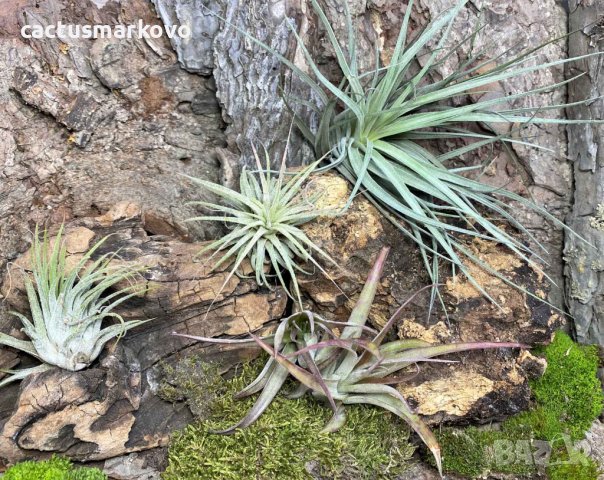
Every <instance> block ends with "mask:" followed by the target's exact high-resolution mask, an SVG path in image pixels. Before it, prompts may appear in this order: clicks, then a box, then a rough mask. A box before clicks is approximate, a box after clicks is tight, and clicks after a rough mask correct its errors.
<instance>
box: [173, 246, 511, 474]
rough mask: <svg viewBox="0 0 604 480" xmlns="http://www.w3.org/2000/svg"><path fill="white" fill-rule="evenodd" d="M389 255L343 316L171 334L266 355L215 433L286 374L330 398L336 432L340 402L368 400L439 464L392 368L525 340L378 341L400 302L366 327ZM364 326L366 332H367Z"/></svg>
mask: <svg viewBox="0 0 604 480" xmlns="http://www.w3.org/2000/svg"><path fill="white" fill-rule="evenodd" d="M387 254H388V249H387V248H384V249H383V250H382V251H381V252H380V254H379V256H378V259H377V260H376V262H375V264H374V266H373V269H372V270H371V272H370V273H369V277H368V279H367V282H366V284H365V286H364V288H363V290H362V292H361V294H360V296H359V299H358V301H357V303H356V305H355V307H354V309H353V310H352V312H351V314H350V318H349V320H348V321H347V322H335V321H329V320H326V319H324V318H321V317H319V316H318V315H314V314H313V313H312V312H309V311H302V312H299V313H296V314H294V315H292V316H290V317H288V318H285V319H283V320H282V321H281V323H280V324H279V326H278V327H277V329H276V331H275V333H274V335H271V336H268V337H265V338H259V337H256V336H254V335H253V334H251V333H250V336H251V337H252V339H251V340H248V339H241V340H237V339H212V338H205V337H194V336H189V335H179V334H175V335H178V336H183V337H187V338H193V339H196V340H200V341H205V342H210V343H226V344H236V343H249V342H251V341H253V342H256V343H258V344H259V345H260V346H261V347H262V348H263V349H264V350H265V351H266V352H268V353H269V354H270V358H269V360H268V362H267V363H266V366H265V367H264V369H263V370H262V372H261V373H260V375H259V376H258V377H257V378H256V379H255V380H254V381H253V382H252V383H251V384H250V385H249V386H247V387H246V388H245V389H243V390H242V391H241V392H239V393H238V397H246V396H248V395H252V394H255V393H258V392H261V393H260V395H259V397H258V399H257V400H256V402H255V404H254V406H253V407H252V409H251V410H250V411H249V413H248V414H247V415H246V416H245V417H244V418H243V419H242V420H241V421H240V422H239V423H237V424H236V425H233V426H232V427H230V428H228V429H226V430H223V431H220V432H217V433H225V434H226V433H233V432H234V431H235V430H236V429H238V428H244V427H247V426H249V425H250V424H252V423H253V422H254V421H255V420H257V419H258V417H259V416H260V415H261V414H262V412H263V411H264V410H265V409H266V408H267V407H268V405H269V404H270V403H271V401H272V400H273V399H274V398H275V396H276V395H277V393H278V392H279V391H280V389H281V387H282V386H283V384H284V383H285V380H286V379H287V378H288V377H289V376H290V375H291V376H292V377H294V379H295V380H297V381H298V382H299V383H298V387H297V388H296V389H295V390H294V391H292V392H290V394H289V396H290V397H291V398H297V397H300V396H302V395H304V394H305V393H306V392H312V394H313V395H315V396H317V397H319V398H323V399H326V400H327V401H328V402H329V404H330V406H331V408H332V409H333V411H334V414H333V417H332V418H331V420H330V421H329V422H328V424H327V425H326V426H325V431H328V432H332V431H335V430H337V429H339V428H340V427H341V426H342V425H343V424H344V422H345V419H346V416H345V415H346V414H345V411H344V408H343V406H344V405H350V404H370V405H375V406H378V407H381V408H384V409H386V410H389V411H390V412H392V413H394V414H395V415H398V416H399V417H401V418H402V419H404V420H405V421H406V422H407V423H409V425H410V426H411V428H413V429H414V430H415V431H416V432H417V434H418V435H419V436H420V437H421V439H422V440H423V441H424V442H425V443H426V445H427V446H428V448H429V449H430V450H431V451H432V453H433V455H434V458H435V460H436V463H437V465H438V468H439V471H440V468H441V459H440V447H439V445H438V442H437V441H436V438H435V437H434V435H433V434H432V432H431V431H430V429H429V428H428V427H427V426H426V425H425V424H424V423H423V422H422V420H421V419H420V418H419V416H418V415H417V414H415V413H414V412H413V411H412V410H411V408H410V407H409V405H408V404H407V402H406V401H405V399H404V398H403V396H402V395H401V394H400V392H399V391H398V390H396V389H395V388H393V387H391V386H390V385H391V384H397V383H400V382H401V381H404V376H401V375H397V373H398V372H400V371H401V370H403V369H404V368H405V367H408V366H410V365H413V364H417V363H419V362H449V361H448V360H438V359H434V358H433V357H436V356H439V355H445V354H448V353H454V352H461V351H466V350H475V349H485V348H502V347H513V348H519V347H522V345H520V344H518V343H492V342H477V343H457V344H449V345H432V344H430V343H428V342H424V341H421V340H397V341H392V342H388V343H384V344H383V343H382V342H383V340H384V339H385V337H386V335H387V334H388V332H389V331H390V329H391V328H392V326H393V325H394V323H395V319H396V318H397V317H398V315H399V314H400V312H401V311H402V309H403V308H404V307H405V305H402V306H401V307H400V308H399V309H398V311H397V312H396V313H395V314H394V315H393V316H392V317H391V318H390V319H389V321H388V322H387V323H386V325H385V326H384V328H383V329H382V330H381V331H379V332H377V331H375V330H373V329H371V328H369V327H367V326H366V322H367V318H368V315H369V310H370V307H371V304H372V302H373V299H374V297H375V293H376V289H377V285H378V283H379V279H380V275H381V271H382V268H383V265H384V262H385V259H386V256H387ZM425 288H426V287H425ZM428 288H429V287H428ZM409 300H411V299H409ZM334 326H341V327H343V328H342V331H341V334H340V335H337V334H336V333H335V331H334V328H333V327H334ZM364 333H365V337H366V336H367V335H369V337H370V338H369V339H367V338H364V335H363V334H364Z"/></svg>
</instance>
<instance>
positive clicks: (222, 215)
mask: <svg viewBox="0 0 604 480" xmlns="http://www.w3.org/2000/svg"><path fill="white" fill-rule="evenodd" d="M254 155H255V159H256V165H257V167H258V172H257V173H258V175H257V176H256V175H255V174H254V173H253V172H250V171H249V170H247V169H246V168H243V171H242V172H241V177H240V183H239V187H240V192H237V191H235V190H231V189H229V188H225V187H223V186H222V185H218V184H215V183H212V182H208V181H206V180H201V179H198V178H193V177H188V178H189V179H190V180H192V181H193V182H194V183H196V184H198V185H199V186H201V187H203V188H205V189H206V190H208V191H209V192H212V193H214V194H215V195H217V196H218V197H220V198H222V199H223V200H224V201H225V203H226V205H219V204H215V203H210V202H203V201H198V202H192V204H194V205H199V206H201V207H203V208H206V209H209V210H210V211H212V212H213V214H212V215H204V216H200V217H194V218H191V219H190V220H191V221H193V220H202V221H217V222H223V223H225V224H227V225H229V226H230V227H231V230H230V232H229V233H228V234H227V235H225V236H224V237H222V238H219V239H218V240H216V241H214V242H211V243H210V244H208V245H206V246H205V247H204V248H203V249H202V250H201V252H200V255H201V254H203V253H205V252H207V251H213V252H214V253H213V254H212V255H211V256H210V258H209V259H208V261H210V260H212V258H213V257H214V256H215V255H216V254H218V253H219V252H224V254H223V255H222V257H221V258H220V260H217V261H215V262H214V263H213V264H212V268H211V271H213V270H215V269H217V268H219V267H220V266H221V265H223V264H225V262H227V261H230V262H231V263H232V267H231V270H230V273H229V275H228V276H227V278H226V279H225V281H224V283H223V285H222V287H221V291H222V289H223V288H224V287H225V285H226V284H227V283H228V282H229V280H230V279H231V277H232V276H233V274H234V273H235V272H236V271H237V269H238V268H239V266H240V265H241V263H242V262H243V261H244V260H245V259H249V261H250V263H251V264H252V268H253V269H254V272H255V277H256V282H257V283H258V285H260V286H266V287H268V288H271V283H270V282H269V281H268V278H267V273H266V272H267V266H270V267H272V268H273V271H274V272H275V275H276V276H277V278H278V279H279V282H280V284H281V286H282V287H283V288H284V289H285V291H286V292H287V294H288V295H289V296H290V297H291V298H293V299H294V300H296V301H297V302H298V304H299V305H300V306H301V305H302V299H301V297H300V289H299V288H298V282H297V280H296V273H297V272H303V271H304V270H302V268H301V266H300V265H299V264H298V263H297V261H296V260H297V259H300V260H301V261H303V262H311V263H312V264H314V265H315V266H316V267H317V268H318V269H319V270H321V271H322V272H325V271H324V270H323V268H322V267H321V265H320V264H319V263H318V262H317V261H316V260H315V258H314V257H313V254H319V255H320V256H321V257H323V258H324V259H326V260H328V261H330V262H331V263H333V264H335V261H334V260H332V259H331V257H330V256H329V255H328V254H327V253H325V252H324V251H323V250H321V248H319V247H318V246H317V245H315V244H314V243H313V242H312V241H311V240H310V239H309V238H308V236H307V235H306V234H305V233H304V232H303V231H302V229H300V225H302V224H304V223H306V222H309V221H310V220H313V219H315V218H317V217H319V216H320V215H325V214H327V213H330V212H326V211H323V210H321V209H318V208H317V207H316V202H317V200H318V198H319V196H320V195H321V193H320V192H315V193H313V194H307V192H306V190H305V188H304V186H305V182H306V181H307V180H308V177H309V176H310V174H311V173H312V172H313V171H314V170H315V168H316V166H317V164H318V162H315V163H313V164H311V165H309V166H307V167H305V168H303V169H302V170H300V171H299V172H297V173H295V174H294V175H292V176H291V177H289V178H287V176H286V172H285V162H286V157H285V155H284V156H283V160H282V162H281V169H280V171H279V175H278V176H277V177H275V176H273V175H271V169H270V158H269V156H268V153H267V152H266V151H265V160H266V164H265V167H266V170H264V171H262V164H261V162H260V158H259V157H258V153H257V152H256V150H255V149H254ZM282 270H285V271H287V272H288V273H289V279H290V281H291V284H292V287H293V294H292V293H290V291H289V288H288V282H287V281H286V279H285V278H284V277H283V275H282V274H281V272H282Z"/></svg>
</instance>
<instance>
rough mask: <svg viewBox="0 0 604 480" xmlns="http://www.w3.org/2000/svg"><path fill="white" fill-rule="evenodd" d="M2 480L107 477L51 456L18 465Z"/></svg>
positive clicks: (73, 479) (95, 470) (97, 470)
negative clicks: (40, 460)
mask: <svg viewBox="0 0 604 480" xmlns="http://www.w3.org/2000/svg"><path fill="white" fill-rule="evenodd" d="M2 480H107V475H105V474H104V473H103V472H101V471H100V470H99V469H98V468H84V467H80V468H76V467H74V466H73V465H72V464H71V462H70V461H69V460H68V459H66V458H60V457H55V456H53V457H52V458H51V459H50V460H45V461H42V462H33V461H27V462H21V463H18V464H16V465H15V466H13V467H11V468H9V469H8V470H7V471H6V473H5V474H4V476H3V477H2Z"/></svg>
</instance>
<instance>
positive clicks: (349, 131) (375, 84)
mask: <svg viewBox="0 0 604 480" xmlns="http://www.w3.org/2000/svg"><path fill="white" fill-rule="evenodd" d="M311 1H312V4H313V7H314V10H315V12H316V14H317V16H318V19H319V21H320V23H321V25H322V26H323V28H324V29H325V32H326V33H327V37H328V40H329V43H330V45H331V48H333V50H334V51H335V55H336V57H337V61H338V64H339V67H340V69H341V71H342V74H343V80H342V82H341V83H339V84H336V83H332V82H331V81H330V80H328V79H327V78H326V77H325V75H323V73H322V72H321V70H320V69H319V66H318V64H317V62H315V61H314V60H313V58H312V56H311V55H310V53H309V51H308V49H307V48H306V46H305V45H304V43H303V41H302V39H301V38H300V36H299V35H298V33H297V32H296V30H295V28H294V27H293V26H291V30H292V32H293V34H294V35H295V37H296V39H297V42H298V46H299V47H300V50H301V52H302V54H303V55H304V57H305V59H306V62H307V64H308V67H309V69H308V70H309V73H307V72H305V71H303V70H302V69H300V68H299V67H297V66H296V65H294V63H293V62H291V61H290V60H288V59H287V58H285V57H284V56H283V55H280V54H279V53H278V52H276V51H274V50H273V49H271V48H270V47H269V46H268V45H266V44H265V43H263V42H261V41H260V40H258V39H256V38H254V37H253V36H251V35H250V34H249V33H247V32H245V31H243V30H241V29H238V30H239V31H240V32H241V33H242V34H243V35H245V36H246V37H247V38H249V39H250V40H251V41H253V42H254V43H256V44H258V45H260V46H261V47H262V48H264V49H266V50H267V51H269V52H271V53H272V54H274V55H275V56H276V57H277V58H279V59H280V60H281V61H282V62H283V63H284V64H285V65H287V66H288V67H289V68H290V69H291V70H292V71H293V72H294V73H295V74H297V75H298V76H299V77H300V79H301V80H303V81H304V82H305V83H307V84H308V85H309V86H310V88H311V89H312V90H313V92H314V94H315V95H316V97H317V98H318V99H319V101H320V103H321V105H320V106H319V108H317V107H316V106H315V105H313V104H311V103H310V102H307V101H304V100H301V99H296V98H290V99H289V100H288V102H289V103H290V104H291V105H292V108H293V104H295V103H297V104H298V105H304V106H306V107H308V108H310V109H312V110H314V111H315V112H316V113H317V115H318V116H319V118H320V122H319V126H318V128H317V129H316V131H313V130H311V128H309V126H308V125H306V124H305V123H304V122H303V121H302V120H301V119H299V118H298V121H297V124H298V126H299V127H300V129H301V131H302V132H303V133H304V135H305V136H306V137H307V138H308V140H309V141H310V142H311V143H312V145H314V148H315V151H316V154H317V156H326V157H327V158H328V159H329V161H328V164H327V165H326V166H325V167H324V168H336V169H337V170H338V171H339V172H340V174H341V175H343V176H344V177H345V178H346V179H348V180H349V181H350V183H351V184H352V185H354V188H353V189H352V193H351V195H350V200H349V201H351V200H352V198H353V197H354V195H356V193H357V192H363V193H364V194H365V195H366V196H367V197H368V198H369V200H370V201H372V202H373V203H374V204H375V205H376V207H377V208H378V209H379V210H380V211H381V212H382V213H383V214H384V215H385V216H386V217H387V218H388V219H389V220H390V221H392V222H393V223H394V224H395V225H396V226H397V227H398V228H399V229H400V230H401V231H402V232H403V234H404V235H406V236H407V237H408V238H410V239H412V240H413V241H414V242H416V243H417V245H418V246H419V249H420V252H421V256H422V259H423V263H424V264H425V267H426V269H427V271H428V273H429V275H430V276H431V279H432V282H433V284H434V285H436V284H437V283H438V281H439V280H438V277H439V260H441V259H442V260H444V261H446V262H449V263H450V264H452V265H453V273H455V271H456V269H458V270H460V271H461V272H463V273H464V274H465V275H466V276H467V277H468V279H469V280H470V281H471V282H472V283H473V284H474V286H476V288H478V289H479V290H480V291H481V292H482V293H483V294H484V295H485V296H486V297H487V298H489V299H490V300H491V301H492V302H493V303H495V304H496V303H497V302H496V301H495V300H494V299H492V298H491V297H490V296H489V295H488V293H487V292H486V291H485V290H484V289H483V288H482V287H481V286H480V285H479V284H478V283H477V282H476V281H475V279H474V278H473V276H472V275H471V273H470V272H469V270H468V269H467V268H466V266H465V264H464V262H466V261H471V262H475V263H476V264H477V265H479V266H480V267H481V268H484V269H486V270H487V271H489V272H490V273H491V274H493V275H496V276H498V277H499V278H501V279H502V280H504V281H506V282H507V283H509V284H510V285H512V286H514V287H516V288H519V289H521V290H522V291H524V292H525V293H529V294H530V295H532V294H531V293H530V292H527V291H526V290H525V289H524V288H522V287H520V286H518V285H516V284H514V283H513V282H512V281H511V280H509V279H507V278H506V277H504V276H503V275H501V274H500V273H499V272H497V271H496V270H494V269H493V268H491V267H490V266H489V265H487V264H486V263H485V262H483V261H482V260H481V259H479V258H478V257H476V256H475V255H474V254H473V253H472V252H471V251H470V249H469V248H467V242H465V241H464V239H463V237H464V236H465V237H466V238H474V237H478V238H482V239H486V240H490V241H494V242H498V243H500V244H502V245H505V246H506V247H508V248H509V249H510V250H512V251H513V252H514V253H515V254H517V255H518V256H519V257H520V258H522V259H524V260H526V261H527V262H531V260H530V259H529V257H530V258H536V259H541V257H539V255H538V254H537V252H535V251H533V250H534V249H531V248H529V247H527V246H526V245H525V244H524V243H523V242H521V241H520V240H519V239H517V238H515V237H514V236H512V235H511V234H510V233H508V232H506V231H505V230H504V229H503V228H501V227H500V226H499V225H498V224H497V221H496V220H495V219H494V218H489V216H488V215H485V211H486V212H489V214H492V215H495V216H497V217H498V219H501V220H503V221H506V222H509V223H510V224H511V225H513V226H514V227H516V228H518V229H519V230H520V231H521V232H522V233H523V234H524V235H526V236H527V237H529V238H530V239H531V240H532V241H533V242H534V243H535V244H536V245H538V247H539V249H543V250H544V251H545V248H544V247H543V246H542V245H541V244H540V243H539V242H538V241H537V240H536V239H535V238H534V237H533V236H532V235H531V234H530V232H528V231H527V229H526V228H525V227H524V226H523V225H522V224H521V223H520V222H518V221H517V220H516V219H515V218H514V214H513V212H511V211H510V205H509V201H515V202H518V203H520V204H522V205H523V206H525V207H528V208H529V209H532V210H533V211H535V212H537V213H539V214H540V215H542V216H543V217H545V218H546V219H548V220H550V221H552V222H554V223H555V224H557V225H559V226H562V227H564V225H563V224H562V223H561V222H560V221H559V220H557V219H556V218H555V217H553V216H552V215H551V214H550V213H549V212H548V211H547V210H546V209H544V208H542V207H540V206H538V205H536V204H535V203H533V202H531V201H529V200H527V199H525V198H523V197H521V196H519V195H516V194H514V193H512V192H509V191H507V190H505V189H503V188H494V187H491V186H487V185H485V184H483V183H481V182H478V181H476V180H472V179H469V178H467V177H466V176H464V175H463V174H462V173H463V172H464V171H465V170H468V168H461V169H450V168H447V166H446V161H447V160H449V159H452V158H456V157H459V156H460V155H462V154H464V153H467V152H470V151H472V150H475V149H478V148H481V147H484V146H486V145H491V144H495V143H501V144H503V146H504V147H506V149H508V147H509V146H510V145H511V144H521V145H528V146H531V147H535V148H541V147H539V146H538V145H535V144H534V143H531V142H527V141H524V140H521V139H516V138H512V137H511V136H506V135H499V134H494V133H485V132H484V127H485V126H486V127H487V128H490V125H492V124H501V123H503V124H507V125H514V124H518V125H520V126H523V125H527V124H537V125H541V124H570V123H588V122H596V121H592V120H563V119H556V118H544V117H540V116H539V112H540V111H545V110H550V109H558V110H559V109H561V108H564V107H566V106H568V105H566V104H563V105H548V106H545V107H531V108H513V107H511V106H510V105H511V103H512V102H514V101H516V100H518V99H521V98H523V97H528V96H531V95H535V94H538V93H541V92H545V91H550V90H552V89H556V88H562V87H564V86H565V85H566V84H567V83H568V82H570V81H572V80H574V79H576V78H577V77H574V78H572V79H570V80H567V81H562V82H559V83H556V84H553V85H547V86H544V87H539V88H535V89H532V90H530V91H526V92H520V93H513V94H509V95H507V96H506V95H502V96H499V97H496V98H489V99H488V100H485V101H481V102H477V103H472V104H468V105H456V106H452V105H451V104H449V103H448V102H449V101H450V100H455V99H459V98H463V97H464V96H468V95H470V94H472V93H476V92H479V91H481V89H486V88H488V86H489V85H490V84H494V83H496V82H499V81H504V80H506V79H511V78H515V77H522V76H523V75H527V74H530V73H531V72H536V71H542V70H547V69H551V68H554V67H557V66H561V65H563V64H566V63H568V62H574V61H577V60H580V59H582V58H587V57H589V56H590V55H585V56H581V57H577V58H569V59H564V60H557V61H553V62H549V63H539V62H538V61H537V59H536V55H535V53H536V52H538V50H539V49H541V48H543V47H544V46H545V45H547V44H549V43H552V42H548V43H547V44H545V45H541V46H540V47H537V48H535V49H532V50H529V51H525V52H523V53H521V54H520V55H518V56H516V57H515V58H513V59H511V60H508V61H505V62H503V63H500V64H499V65H497V62H498V61H500V60H501V59H502V58H503V57H504V56H505V55H507V54H508V53H509V51H506V52H504V53H503V54H501V55H499V56H497V57H495V58H486V51H485V50H484V49H481V50H479V51H474V52H473V53H472V54H471V55H470V58H468V59H467V61H465V62H463V63H462V64H461V65H460V66H459V67H458V68H457V70H456V71H454V72H453V73H451V74H450V75H448V76H446V77H445V78H442V79H441V80H434V79H433V78H434V77H436V78H439V75H438V72H437V71H436V69H437V67H438V66H439V65H441V64H442V63H443V62H444V61H446V60H447V59H448V58H449V57H450V56H451V55H454V54H456V52H457V50H458V49H459V48H460V47H461V46H463V45H464V44H467V43H468V44H471V47H472V48H473V42H474V40H475V38H476V35H477V33H478V32H479V31H480V29H481V28H478V29H476V30H475V31H473V32H470V33H469V34H468V35H467V37H466V38H465V39H464V40H463V41H461V42H459V43H457V44H455V45H453V46H452V47H446V46H445V45H446V41H447V39H448V36H449V32H450V30H451V27H452V25H453V21H454V19H455V17H456V15H457V14H458V13H459V12H460V10H461V9H462V8H463V7H464V6H465V4H466V3H467V0H462V1H460V2H459V3H458V4H457V5H456V6H455V7H453V8H450V9H448V10H447V11H445V12H443V13H442V14H441V15H440V16H438V17H437V18H435V19H434V20H433V21H432V22H431V23H430V24H429V25H427V26H426V27H425V28H424V29H423V30H422V31H421V32H419V33H418V34H417V35H416V36H415V38H414V40H413V41H412V42H410V43H409V44H406V38H407V34H408V26H409V21H410V15H411V10H412V7H413V0H409V2H408V4H407V8H406V12H405V15H404V18H403V22H402V28H401V30H400V34H399V36H398V40H397V42H396V46H395V48H394V51H393V53H392V57H391V60H390V64H389V65H388V66H380V65H379V64H377V65H376V66H375V68H374V69H373V71H370V72H365V73H361V72H359V68H358V59H357V38H356V35H357V34H356V32H355V30H354V27H353V22H352V19H351V15H350V12H349V11H348V2H347V1H342V2H341V3H342V4H343V7H344V11H345V22H346V25H347V32H348V33H347V37H346V40H345V45H341V44H340V41H338V39H337V38H336V35H335V33H334V30H333V28H332V26H331V24H330V22H329V20H328V18H327V16H326V15H325V13H324V11H323V10H322V9H321V7H320V6H319V3H318V1H317V0H311ZM235 28H236V27H235ZM342 43H344V42H342ZM432 45H435V47H434V48H432ZM431 48H432V49H431ZM593 55H597V53H596V54H593ZM376 59H377V61H378V62H379V52H378V51H376ZM416 61H417V62H416ZM416 64H419V65H420V67H419V71H416V70H415V69H414V68H415V65H416ZM493 65H496V66H493ZM433 73H435V75H432V74H433ZM581 103H582V102H581ZM464 126H465V128H464ZM474 127H477V128H474ZM491 131H492V130H491ZM516 131H517V129H516ZM442 139H461V140H466V141H468V142H469V143H468V144H467V145H466V146H463V147H460V148H457V149H454V150H452V151H449V152H447V153H444V154H442V155H439V154H436V153H434V152H433V151H431V150H429V149H428V148H426V146H425V142H426V141H433V140H442ZM508 150H509V149H508ZM545 150H547V149H545ZM565 228H567V227H565ZM541 260H542V259H541ZM531 263H532V262H531ZM533 265H535V266H536V264H535V263H533ZM550 281H551V279H550ZM552 283H553V282H552ZM432 293H433V298H434V295H435V294H436V288H435V290H433V292H432Z"/></svg>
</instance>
